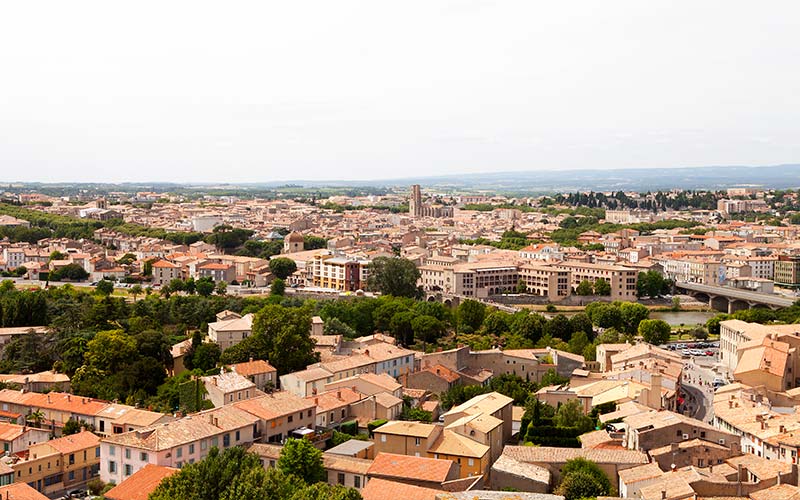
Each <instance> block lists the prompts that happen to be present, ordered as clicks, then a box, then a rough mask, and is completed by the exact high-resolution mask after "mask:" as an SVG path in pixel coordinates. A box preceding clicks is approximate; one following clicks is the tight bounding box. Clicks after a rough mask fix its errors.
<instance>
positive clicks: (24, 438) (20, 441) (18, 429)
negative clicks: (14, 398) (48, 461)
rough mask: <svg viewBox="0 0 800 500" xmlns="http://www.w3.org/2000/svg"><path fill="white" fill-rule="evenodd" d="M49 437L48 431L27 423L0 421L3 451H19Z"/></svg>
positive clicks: (0, 440)
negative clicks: (18, 423) (29, 425)
mask: <svg viewBox="0 0 800 500" xmlns="http://www.w3.org/2000/svg"><path fill="white" fill-rule="evenodd" d="M49 439H50V431H49V430H47V429H37V428H36V427H28V426H27V425H24V426H23V425H17V424H10V423H8V422H0V444H2V446H3V452H5V453H19V452H22V451H25V450H27V449H28V448H29V447H31V446H33V445H35V444H37V443H43V442H45V441H47V440H49Z"/></svg>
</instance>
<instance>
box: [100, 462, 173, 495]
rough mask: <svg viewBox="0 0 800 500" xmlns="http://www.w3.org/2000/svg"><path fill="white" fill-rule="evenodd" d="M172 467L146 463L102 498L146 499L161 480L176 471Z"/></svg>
mask: <svg viewBox="0 0 800 500" xmlns="http://www.w3.org/2000/svg"><path fill="white" fill-rule="evenodd" d="M179 470H180V469H176V468H174V467H163V466H160V465H153V464H147V465H145V466H144V467H142V468H141V469H139V470H138V471H136V472H135V473H134V474H133V475H132V476H130V477H129V478H128V479H126V480H124V481H122V482H121V483H120V484H118V485H116V486H114V487H113V488H111V489H110V490H108V491H107V492H106V493H104V494H103V498H105V499H107V500H147V498H148V497H149V496H150V493H152V492H153V491H154V490H155V489H156V488H157V487H158V485H159V484H161V482H162V481H163V480H164V479H166V478H168V477H170V476H172V475H173V474H175V473H176V472H178V471H179Z"/></svg>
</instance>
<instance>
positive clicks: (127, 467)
mask: <svg viewBox="0 0 800 500" xmlns="http://www.w3.org/2000/svg"><path fill="white" fill-rule="evenodd" d="M131 474H133V467H132V466H131V465H130V464H125V475H126V476H130V475H131Z"/></svg>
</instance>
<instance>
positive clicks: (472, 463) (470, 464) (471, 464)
mask: <svg viewBox="0 0 800 500" xmlns="http://www.w3.org/2000/svg"><path fill="white" fill-rule="evenodd" d="M467 464H468V465H469V466H470V467H472V466H473V465H475V460H474V459H472V458H470V459H469V461H468V462H467Z"/></svg>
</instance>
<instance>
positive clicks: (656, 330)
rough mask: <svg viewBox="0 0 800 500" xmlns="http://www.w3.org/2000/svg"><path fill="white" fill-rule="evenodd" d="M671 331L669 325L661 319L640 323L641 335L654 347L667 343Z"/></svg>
mask: <svg viewBox="0 0 800 500" xmlns="http://www.w3.org/2000/svg"><path fill="white" fill-rule="evenodd" d="M671 331H672V329H671V328H670V326H669V324H668V323H667V322H666V321H663V320H660V319H646V320H643V321H642V322H641V323H639V335H641V336H642V338H643V339H644V341H645V342H647V343H650V344H653V345H660V344H665V343H667V342H668V341H669V335H670V333H671Z"/></svg>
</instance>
